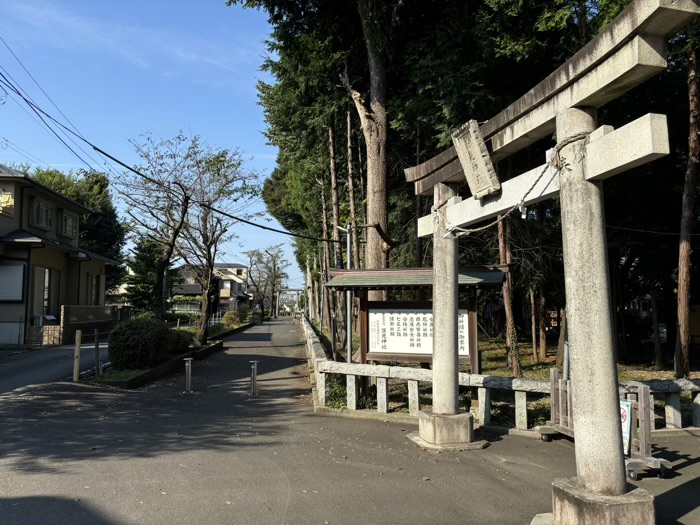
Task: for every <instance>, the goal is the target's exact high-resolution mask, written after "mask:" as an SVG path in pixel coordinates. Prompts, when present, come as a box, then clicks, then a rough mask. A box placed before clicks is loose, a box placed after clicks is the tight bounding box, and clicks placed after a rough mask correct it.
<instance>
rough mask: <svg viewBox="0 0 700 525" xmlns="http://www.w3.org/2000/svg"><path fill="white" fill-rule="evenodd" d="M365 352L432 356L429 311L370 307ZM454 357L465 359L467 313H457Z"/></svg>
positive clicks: (466, 350)
mask: <svg viewBox="0 0 700 525" xmlns="http://www.w3.org/2000/svg"><path fill="white" fill-rule="evenodd" d="M368 317H369V319H368V321H369V322H368V324H369V326H368V328H369V330H368V331H369V333H368V336H369V337H368V350H369V352H370V353H376V354H397V355H412V354H413V355H417V354H423V355H425V354H428V355H432V353H433V311H432V310H431V309H425V308H420V309H403V308H401V309H398V308H397V309H384V308H370V309H369V316H368ZM457 340H458V344H459V347H458V355H459V356H460V357H467V356H469V312H468V310H466V309H463V310H459V319H458V321H457Z"/></svg>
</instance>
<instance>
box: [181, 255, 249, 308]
mask: <svg viewBox="0 0 700 525" xmlns="http://www.w3.org/2000/svg"><path fill="white" fill-rule="evenodd" d="M179 272H180V277H181V278H182V283H180V284H179V285H178V286H175V287H174V289H173V296H175V297H177V298H179V301H178V302H175V301H174V302H173V308H174V309H175V310H179V311H183V310H199V308H200V304H199V301H200V300H201V295H202V287H201V286H200V285H199V283H197V281H196V279H195V278H194V272H192V270H191V269H190V268H188V267H186V266H183V267H181V268H180V269H179ZM214 281H215V282H216V285H215V286H216V290H217V292H218V293H217V295H216V296H215V297H214V301H215V303H216V310H217V311H219V312H227V311H229V310H237V309H238V307H239V306H240V305H242V304H246V305H247V304H250V301H251V296H250V294H248V293H247V292H246V291H247V290H248V267H247V266H245V265H243V264H237V263H215V264H214ZM188 296H190V297H193V298H196V301H194V299H193V301H194V302H192V303H187V302H184V299H185V298H186V297H188Z"/></svg>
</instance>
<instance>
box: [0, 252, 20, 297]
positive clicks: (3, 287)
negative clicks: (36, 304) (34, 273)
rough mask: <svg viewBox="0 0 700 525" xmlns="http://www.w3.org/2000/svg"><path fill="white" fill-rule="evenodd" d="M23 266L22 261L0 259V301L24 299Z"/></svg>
mask: <svg viewBox="0 0 700 525" xmlns="http://www.w3.org/2000/svg"><path fill="white" fill-rule="evenodd" d="M24 268H25V265H24V263H22V262H15V261H0V302H2V301H22V300H24Z"/></svg>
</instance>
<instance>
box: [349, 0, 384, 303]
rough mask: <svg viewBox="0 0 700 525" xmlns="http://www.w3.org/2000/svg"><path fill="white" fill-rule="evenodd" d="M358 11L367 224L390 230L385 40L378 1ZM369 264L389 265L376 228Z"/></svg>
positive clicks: (364, 1)
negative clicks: (363, 53)
mask: <svg viewBox="0 0 700 525" xmlns="http://www.w3.org/2000/svg"><path fill="white" fill-rule="evenodd" d="M358 12H359V14H360V21H361V23H362V33H363V35H364V40H365V46H366V48H367V62H368V65H369V78H370V100H369V105H366V104H365V102H364V100H362V97H361V95H360V94H359V93H358V92H356V91H355V92H353V94H352V98H353V101H354V102H355V107H356V109H357V112H358V114H359V115H360V122H361V123H362V132H363V134H364V137H365V144H366V147H367V224H369V225H379V226H380V227H381V228H382V229H383V230H384V231H385V232H387V233H389V228H388V213H387V180H386V178H387V177H386V145H387V144H386V135H387V113H386V86H385V84H386V65H385V57H384V52H383V50H382V49H381V47H380V46H381V45H382V44H380V42H381V41H383V38H382V37H381V35H380V34H378V33H379V32H381V29H382V28H381V25H380V24H381V22H380V16H379V15H380V13H379V8H378V4H377V3H375V2H374V1H373V0H359V2H358ZM366 235H367V240H366V245H365V267H366V268H386V267H387V249H388V246H386V245H385V243H384V241H383V240H382V238H381V237H380V235H379V233H378V232H377V230H376V229H375V228H368V229H367V234H366ZM383 296H384V294H383V293H382V292H380V291H370V292H369V299H370V300H381V299H382V298H383Z"/></svg>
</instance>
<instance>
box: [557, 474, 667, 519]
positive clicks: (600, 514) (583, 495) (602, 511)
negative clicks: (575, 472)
mask: <svg viewBox="0 0 700 525" xmlns="http://www.w3.org/2000/svg"><path fill="white" fill-rule="evenodd" d="M552 503H553V506H554V508H553V510H554V512H553V517H554V523H555V524H556V525H623V524H624V525H629V524H632V523H634V524H635V525H654V524H655V523H656V518H655V515H654V496H653V495H652V494H651V493H649V492H647V491H646V490H644V489H640V488H635V489H634V490H631V491H629V492H627V493H625V494H622V495H621V496H604V495H600V494H594V493H592V492H589V491H586V490H584V489H583V488H582V487H580V486H579V484H578V480H577V479H576V478H557V479H555V480H554V482H553V483H552Z"/></svg>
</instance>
